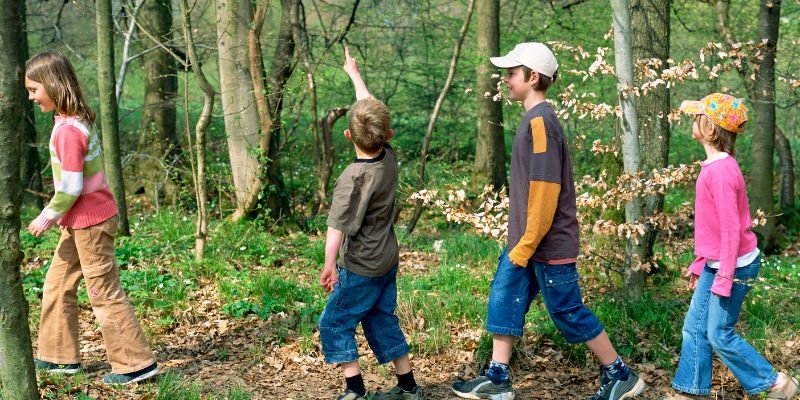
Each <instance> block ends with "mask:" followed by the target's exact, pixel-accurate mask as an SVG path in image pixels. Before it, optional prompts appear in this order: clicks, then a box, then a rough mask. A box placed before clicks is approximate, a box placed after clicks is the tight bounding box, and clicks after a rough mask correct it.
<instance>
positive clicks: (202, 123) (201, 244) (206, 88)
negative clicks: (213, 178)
mask: <svg viewBox="0 0 800 400" xmlns="http://www.w3.org/2000/svg"><path fill="white" fill-rule="evenodd" d="M180 7H181V21H182V25H183V36H184V39H185V40H186V53H188V56H189V62H190V65H191V68H192V72H193V73H194V75H195V77H196V78H197V83H198V85H199V86H200V90H202V92H203V111H202V112H201V113H200V117H199V118H198V119H197V124H196V125H195V128H194V133H195V148H196V154H195V157H196V161H197V165H196V167H195V169H193V172H194V178H195V195H196V198H197V229H196V231H195V249H194V251H195V259H196V260H197V261H200V260H202V259H203V253H204V251H205V245H206V239H207V236H208V208H207V203H208V200H207V191H206V175H205V163H206V130H207V129H208V124H209V122H211V112H212V111H213V109H214V94H215V91H214V88H213V87H211V84H209V83H208V80H207V79H206V75H205V74H204V73H203V66H202V65H201V63H200V59H199V58H198V57H197V51H196V50H195V45H194V37H193V36H192V20H191V17H190V15H189V5H188V3H187V1H186V0H180ZM187 69H188V67H187ZM186 93H187V96H186V97H187V98H186V99H185V101H186V102H187V103H188V91H187V92H186ZM186 115H187V117H186V118H187V119H188V112H187V113H186ZM186 129H187V131H188V129H189V126H188V124H187V126H186ZM189 136H190V137H191V135H189Z"/></svg>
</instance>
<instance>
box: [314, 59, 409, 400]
mask: <svg viewBox="0 0 800 400" xmlns="http://www.w3.org/2000/svg"><path fill="white" fill-rule="evenodd" d="M343 68H344V70H345V72H347V74H348V75H349V76H350V79H351V80H352V81H353V86H354V87H355V91H356V103H355V104H354V105H353V108H352V109H351V110H350V121H349V127H348V129H347V130H345V131H344V136H345V137H346V138H347V140H349V141H351V142H353V147H354V148H355V152H356V159H355V161H353V163H352V164H350V165H349V166H347V168H345V170H344V171H343V172H342V174H341V175H340V176H339V178H338V179H337V180H336V185H335V187H334V189H333V203H332V204H331V210H330V213H329V214H328V233H327V238H326V241H325V267H324V269H323V271H322V275H321V276H320V285H322V286H323V287H324V288H325V290H326V291H328V292H329V293H330V296H329V297H328V302H327V304H326V305H325V310H324V311H323V312H322V316H321V317H320V321H319V325H320V340H321V342H322V351H323V353H324V354H325V362H328V363H338V364H341V365H342V370H343V372H344V377H345V381H346V383H347V387H346V389H345V391H344V393H342V394H340V395H339V396H338V397H337V400H361V399H365V398H366V388H365V386H364V380H363V378H362V377H361V370H360V369H359V366H358V344H357V342H356V339H355V333H356V328H357V327H358V324H359V323H360V324H361V327H362V328H363V330H364V336H366V338H367V342H368V343H369V346H370V348H371V349H372V351H373V353H374V354H375V357H376V358H377V359H378V362H380V363H381V364H384V363H387V362H389V361H392V362H393V363H394V366H395V369H396V373H397V386H395V387H394V388H392V389H391V390H390V391H388V392H383V393H375V394H374V395H373V397H372V398H373V399H379V400H387V399H398V400H401V399H402V400H412V399H422V398H423V396H422V389H421V388H420V387H419V386H417V383H416V381H415V380H414V374H413V372H412V371H411V364H410V361H409V358H408V353H409V351H410V349H409V347H408V343H407V342H406V339H405V336H404V335H403V332H402V330H401V329H400V323H399V320H398V319H397V316H396V315H395V314H394V311H395V309H396V308H397V285H396V277H397V267H398V262H399V250H398V246H397V237H396V236H395V234H394V225H393V216H394V212H393V211H394V201H395V192H396V190H397V158H396V156H395V152H394V149H392V147H391V146H389V144H388V143H387V141H388V140H389V139H390V138H391V137H392V135H393V132H392V130H391V129H389V122H390V115H389V109H388V108H387V107H386V105H385V104H383V103H382V102H381V101H379V100H376V99H375V98H373V97H372V95H370V93H369V91H368V90H367V86H366V85H365V84H364V80H363V79H362V78H361V74H360V73H359V71H358V65H357V64H356V61H355V60H354V59H353V58H352V57H350V52H349V50H348V49H347V48H345V64H344V67H343ZM337 254H338V255H339V260H338V263H337V262H336V256H337Z"/></svg>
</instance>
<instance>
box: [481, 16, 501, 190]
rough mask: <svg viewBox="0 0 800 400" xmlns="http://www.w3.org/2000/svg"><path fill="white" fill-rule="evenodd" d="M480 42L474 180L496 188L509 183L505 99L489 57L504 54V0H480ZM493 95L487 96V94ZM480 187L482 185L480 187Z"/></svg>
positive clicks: (495, 69)
mask: <svg viewBox="0 0 800 400" xmlns="http://www.w3.org/2000/svg"><path fill="white" fill-rule="evenodd" d="M476 8H477V14H478V30H477V42H478V43H477V44H478V50H477V51H478V54H480V55H481V57H482V59H481V61H480V63H479V64H478V70H477V77H476V81H477V82H476V89H475V92H476V93H475V95H476V96H477V100H478V135H477V141H476V143H475V165H474V170H473V171H474V177H473V181H474V183H475V184H476V185H477V186H480V187H482V186H483V185H485V184H492V185H494V188H495V189H496V190H499V189H500V188H501V187H504V186H507V181H506V146H505V140H504V138H503V125H502V123H503V108H502V102H499V101H494V99H493V97H494V95H495V94H497V83H498V82H499V78H492V75H493V74H496V73H497V68H495V67H494V66H492V64H491V63H490V62H489V59H488V58H487V57H494V56H498V55H499V54H500V29H499V25H500V24H499V22H500V0H480V1H478V2H477V4H476ZM487 92H488V93H489V96H485V95H484V94H485V93H487ZM478 189H480V188H478Z"/></svg>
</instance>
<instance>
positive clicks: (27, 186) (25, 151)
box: [19, 0, 44, 208]
mask: <svg viewBox="0 0 800 400" xmlns="http://www.w3.org/2000/svg"><path fill="white" fill-rule="evenodd" d="M19 7H20V10H19V18H20V21H21V23H22V32H23V34H22V35H21V36H22V38H21V42H20V62H21V64H20V65H23V66H24V65H25V62H26V61H27V60H28V56H29V53H28V35H27V34H26V33H25V32H27V11H26V9H25V0H19ZM22 104H23V107H24V111H23V114H24V115H25V123H24V126H23V128H22V162H21V166H20V170H21V171H20V173H21V174H22V181H21V182H22V190H23V192H22V199H23V201H25V202H26V203H31V204H32V205H34V206H35V207H36V208H42V207H44V199H43V198H42V197H41V196H38V195H36V194H35V193H41V192H43V191H44V190H43V187H42V172H41V171H42V164H41V162H40V161H39V148H38V147H37V143H36V119H34V116H33V103H31V102H30V101H23V103H22ZM31 192H35V193H31Z"/></svg>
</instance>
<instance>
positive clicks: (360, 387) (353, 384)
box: [344, 374, 367, 397]
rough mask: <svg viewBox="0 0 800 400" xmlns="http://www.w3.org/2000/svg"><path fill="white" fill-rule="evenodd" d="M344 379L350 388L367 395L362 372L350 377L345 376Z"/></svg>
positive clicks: (361, 394) (362, 395) (360, 394)
mask: <svg viewBox="0 0 800 400" xmlns="http://www.w3.org/2000/svg"><path fill="white" fill-rule="evenodd" d="M344 380H345V381H346V382H347V388H348V389H350V390H352V391H354V392H356V394H358V395H359V396H361V397H364V396H366V395H367V388H366V387H364V378H362V377H361V374H358V375H356V376H351V377H349V378H347V377H345V378H344Z"/></svg>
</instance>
